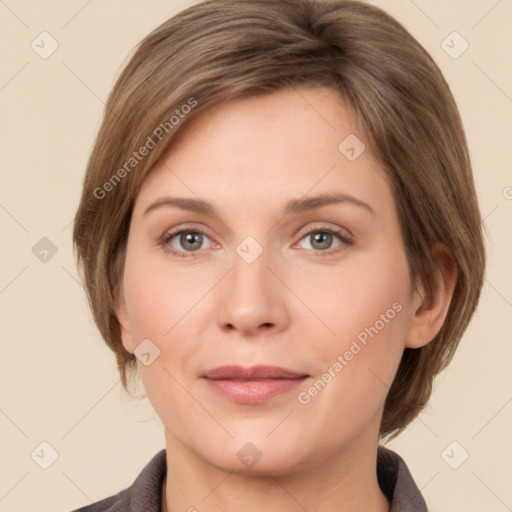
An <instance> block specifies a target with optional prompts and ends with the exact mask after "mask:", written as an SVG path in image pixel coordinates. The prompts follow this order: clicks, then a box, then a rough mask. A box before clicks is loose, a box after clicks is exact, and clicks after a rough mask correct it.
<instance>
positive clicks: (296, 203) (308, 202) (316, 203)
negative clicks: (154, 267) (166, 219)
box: [143, 194, 376, 217]
mask: <svg viewBox="0 0 512 512" xmlns="http://www.w3.org/2000/svg"><path fill="white" fill-rule="evenodd" d="M342 203H348V204H352V205H355V206H359V207H361V208H363V209H365V210H366V211H368V212H369V213H371V214H372V215H374V216H375V215H376V213H375V210H374V209H373V208H372V207H371V206H370V205H369V204H368V203H365V202H364V201H362V200H361V199H358V198H357V197H354V196H351V195H349V194H320V195H316V196H312V197H307V198H300V199H290V200H289V201H288V202H287V203H286V206H285V209H284V215H288V214H290V213H292V212H293V213H304V212H307V211H310V210H314V209H316V208H320V207H322V206H327V205H330V204H342ZM164 206H167V207H175V208H180V209H181V210H187V211H190V212H197V213H204V214H206V215H210V216H215V217H217V216H218V215H217V213H216V212H215V208H214V207H213V206H212V205H211V204H210V203H208V202H207V201H203V200H202V199H192V198H185V197H162V198H160V199H157V200H156V201H154V202H153V203H151V204H150V205H149V206H148V207H147V208H146V210H145V211H144V213H143V215H147V214H148V213H149V212H151V211H154V210H156V209H158V208H161V207H164Z"/></svg>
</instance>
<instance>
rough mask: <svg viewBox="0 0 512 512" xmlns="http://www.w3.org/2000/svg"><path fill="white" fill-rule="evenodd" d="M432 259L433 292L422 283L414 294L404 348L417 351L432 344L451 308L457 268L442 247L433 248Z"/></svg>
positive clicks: (449, 252) (451, 257)
mask: <svg viewBox="0 0 512 512" xmlns="http://www.w3.org/2000/svg"><path fill="white" fill-rule="evenodd" d="M434 258H435V261H436V267H437V270H436V276H435V278H434V279H432V280H431V288H432V290H431V291H430V290H426V289H425V287H424V286H423V284H421V283H420V284H418V286H417V287H416V288H415V289H414V290H413V299H412V304H411V308H410V315H411V318H410V322H409V327H408V330H407V336H406V342H405V346H406V347H407V348H420V347H423V346H424V345H427V344H428V343H429V342H431V341H432V340H433V339H434V338H435V336H436V335H437V333H438V332H439V331H440V330H441V327H442V326H443V323H444V321H445V318H446V315H447V313H448V308H449V307H450V302H451V300H452V297H453V291H454V290H455V284H456V282H457V265H456V263H455V260H454V258H453V255H452V253H451V251H450V250H449V249H448V247H446V246H445V245H443V244H438V245H437V246H436V247H435V249H434Z"/></svg>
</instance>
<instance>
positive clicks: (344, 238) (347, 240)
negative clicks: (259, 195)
mask: <svg viewBox="0 0 512 512" xmlns="http://www.w3.org/2000/svg"><path fill="white" fill-rule="evenodd" d="M182 233H193V234H198V235H203V236H205V237H207V238H210V237H209V235H208V233H206V232H205V231H204V230H202V229H201V228H196V227H194V228H192V227H190V228H187V227H185V228H181V229H178V230H175V231H171V232H168V233H166V234H165V235H164V236H163V237H162V240H161V243H160V244H161V245H162V246H163V247H164V248H165V250H166V251H168V252H170V253H172V254H174V255H175V256H178V257H180V258H189V257H192V258H194V257H197V256H198V255H199V253H200V252H201V251H199V250H198V251H177V250H175V249H174V248H172V246H170V244H169V242H170V241H171V240H172V239H173V238H174V237H175V236H176V235H181V234H182ZM313 233H324V234H325V233H327V234H329V235H334V236H336V237H337V238H338V239H339V240H340V241H341V242H342V244H344V245H346V246H351V245H353V244H354V240H353V238H352V237H351V236H349V235H348V234H346V233H345V231H342V230H336V229H330V228H325V227H322V226H320V227H315V228H313V229H310V230H309V231H306V232H305V233H301V234H300V238H299V242H300V241H301V240H303V239H304V238H306V237H307V236H309V235H312V234H313ZM340 247H341V246H337V247H335V248H333V249H328V250H326V251H320V250H315V249H310V250H312V251H313V252H314V253H316V255H317V256H320V257H322V256H331V255H333V254H335V253H337V252H338V251H340V250H342V248H341V249H340Z"/></svg>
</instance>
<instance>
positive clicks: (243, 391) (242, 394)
mask: <svg viewBox="0 0 512 512" xmlns="http://www.w3.org/2000/svg"><path fill="white" fill-rule="evenodd" d="M306 379H307V377H301V378H297V379H265V380H232V379H229V380H213V379H205V380H206V381H207V382H208V385H209V386H210V387H211V388H212V389H213V390H214V391H216V392H217V393H219V394H221V395H223V396H224V397H226V398H229V399H230V400H232V401H233V402H236V403H239V404H260V403H263V402H266V401H268V400H270V399H271V398H272V397H274V396H277V395H280V394H282V393H286V392H288V391H291V390H292V389H294V388H296V387H297V386H299V385H300V384H302V383H303V382H304V381H305V380H306Z"/></svg>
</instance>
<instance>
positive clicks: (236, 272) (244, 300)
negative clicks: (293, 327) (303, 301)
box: [219, 237, 287, 332]
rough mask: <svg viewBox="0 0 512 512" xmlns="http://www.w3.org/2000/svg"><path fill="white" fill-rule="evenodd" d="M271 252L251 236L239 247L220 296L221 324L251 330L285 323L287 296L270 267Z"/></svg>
mask: <svg viewBox="0 0 512 512" xmlns="http://www.w3.org/2000/svg"><path fill="white" fill-rule="evenodd" d="M272 259H273V258H272V254H271V251H270V250H266V248H264V247H263V246H262V245H261V244H259V243H258V242H256V240H255V239H253V238H252V237H247V238H246V239H245V240H244V241H242V242H241V243H240V244H239V245H238V246H237V248H236V252H235V254H234V255H233V260H232V270H231V272H230V273H229V275H228V276H227V278H226V280H225V283H224V286H223V289H222V294H223V297H222V298H221V303H222V306H221V312H220V318H219V321H220V323H221V324H222V325H224V326H225V325H228V324H229V325H230V326H231V328H233V327H234V328H236V329H238V330H241V331H244V332H249V331H252V330H256V329H258V328H259V327H260V326H262V325H264V326H267V327H269V326H273V327H274V328H277V327H279V326H281V327H283V324H284V323H285V320H286V317H287V315H286V314H285V304H284V302H283V300H284V297H283V294H282V293H281V292H282V290H280V286H282V285H280V283H279V280H278V279H276V277H275V276H274V275H273V273H272V272H271V271H270V270H269V268H268V267H269V266H270V267H271V266H272Z"/></svg>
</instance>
